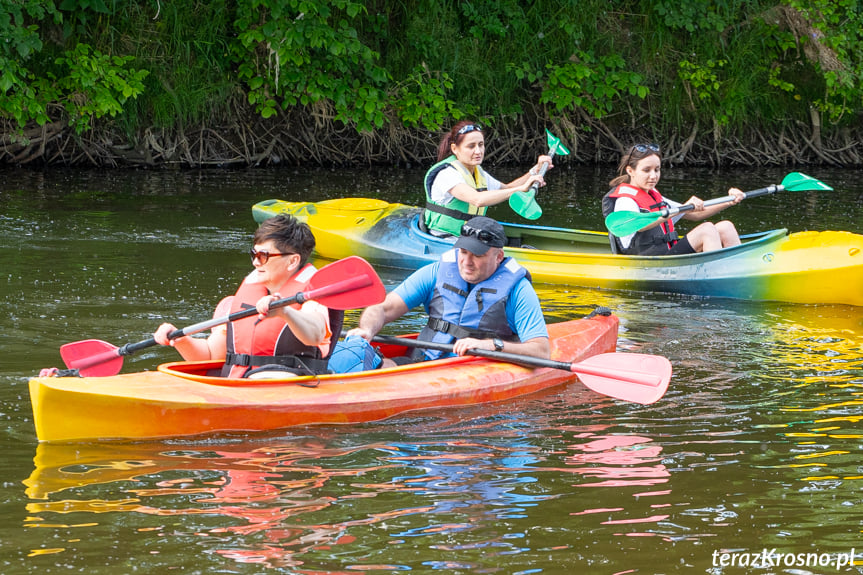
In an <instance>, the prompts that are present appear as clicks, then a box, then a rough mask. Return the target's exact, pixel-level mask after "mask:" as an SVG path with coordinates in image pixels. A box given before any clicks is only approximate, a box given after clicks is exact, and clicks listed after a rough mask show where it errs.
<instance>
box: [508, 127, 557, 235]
mask: <svg viewBox="0 0 863 575" xmlns="http://www.w3.org/2000/svg"><path fill="white" fill-rule="evenodd" d="M545 133H546V139H547V140H548V155H549V156H550V157H552V158H553V157H554V155H555V154H558V155H561V156H568V155H569V150H567V149H566V148H565V147H564V146H563V144H561V143H560V140H559V139H558V138H555V137H554V135H552V133H551V132H549V131H548V130H546V131H545ZM546 170H548V162H543V163H542V166H540V168H539V175H540V176H544V175H545V172H546ZM538 188H539V185H538V184H537V183H536V182H534V184H533V185H532V186H531V187H530V189H529V190H528V191H526V192H515V193H514V194H512V195H511V196H510V197H509V207H510V208H512V210H513V211H514V212H515V213H517V214H518V215H520V216H521V217H523V218H527V219H528V220H536V219H539V217H540V216H541V215H542V208H541V207H539V204H538V203H536V190H537V189H538Z"/></svg>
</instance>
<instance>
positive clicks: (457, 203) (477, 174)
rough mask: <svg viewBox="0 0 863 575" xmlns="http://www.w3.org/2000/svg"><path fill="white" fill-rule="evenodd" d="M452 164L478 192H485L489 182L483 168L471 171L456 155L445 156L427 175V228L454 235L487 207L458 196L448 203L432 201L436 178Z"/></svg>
mask: <svg viewBox="0 0 863 575" xmlns="http://www.w3.org/2000/svg"><path fill="white" fill-rule="evenodd" d="M450 166H452V167H453V168H455V169H456V171H458V173H459V174H461V177H462V179H463V180H464V183H466V184H467V185H469V186H470V187H472V188H473V189H475V190H476V191H478V192H484V191H486V190H487V189H488V184H487V183H486V181H485V175H484V174H483V172H482V170H480V169H479V167H477V168H476V169H475V170H474V174H473V175H471V173H470V172H468V171H467V169H466V168H465V167H464V166H463V165H462V164H461V162H459V161H457V160H456V158H455V156H450V157H448V158H445V159H443V160H441V161H440V162H438V163H437V164H435V165H434V166H432V167H431V168H430V169H429V171H428V172H426V176H425V180H424V183H425V191H426V206H425V210H423V222H424V223H425V226H426V229H427V230H436V231H439V232H445V233H448V234H451V235H453V236H457V235H459V234H460V233H461V226H462V224H463V223H465V222H466V221H467V220H469V219H471V218H472V217H474V216H483V215H485V212H486V207H485V206H483V207H477V206H472V205H471V204H469V203H467V202H463V201H462V200H459V199H458V198H456V197H452V198H451V199H450V201H448V202H447V203H446V204H438V203H437V202H433V201H432V196H431V193H432V192H431V189H432V184H433V183H434V180H435V178H436V177H437V175H438V174H439V173H440V171H441V170H445V169H446V168H448V167H450Z"/></svg>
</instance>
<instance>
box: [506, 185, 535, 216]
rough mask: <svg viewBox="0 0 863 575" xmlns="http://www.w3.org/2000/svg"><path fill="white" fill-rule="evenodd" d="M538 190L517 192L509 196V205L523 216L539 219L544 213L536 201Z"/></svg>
mask: <svg viewBox="0 0 863 575" xmlns="http://www.w3.org/2000/svg"><path fill="white" fill-rule="evenodd" d="M535 196H536V190H534V189H530V190H528V191H526V192H515V193H514V194H513V195H511V196H510V197H509V207H510V208H512V210H513V211H514V212H515V213H517V214H518V215H520V216H521V217H523V218H526V219H528V220H537V219H539V217H540V216H541V215H542V208H541V207H539V204H538V203H536V199H535Z"/></svg>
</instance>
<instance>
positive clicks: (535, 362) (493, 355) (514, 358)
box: [372, 335, 662, 386]
mask: <svg viewBox="0 0 863 575" xmlns="http://www.w3.org/2000/svg"><path fill="white" fill-rule="evenodd" d="M372 341H374V342H377V343H385V344H389V345H402V346H405V347H417V348H422V349H433V350H436V351H443V352H449V353H452V350H453V346H452V344H447V343H437V342H432V341H417V340H415V339H409V338H404V337H395V336H390V335H376V336H375V337H373V338H372ZM467 354H468V355H475V356H477V357H484V358H487V359H496V360H500V361H505V362H507V363H515V364H518V365H524V366H527V367H547V368H551V369H561V370H563V371H569V372H573V373H585V374H588V375H597V376H601V377H614V378H616V379H620V380H622V381H628V382H630V383H638V384H644V385H650V386H655V385H659V384H660V382H661V380H662V378H661V377H658V376H656V375H653V374H650V373H641V372H635V371H629V370H621V369H613V370H609V369H605V368H603V369H596V368H593V367H591V366H588V365H580V364H578V363H570V362H565V361H557V360H553V359H541V358H538V357H531V356H529V355H521V354H517V353H508V352H505V351H491V350H488V349H470V350H468V351H467Z"/></svg>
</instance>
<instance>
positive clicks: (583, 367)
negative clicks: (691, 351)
mask: <svg viewBox="0 0 863 575" xmlns="http://www.w3.org/2000/svg"><path fill="white" fill-rule="evenodd" d="M571 369H572V372H573V373H577V374H578V379H580V380H581V382H582V383H583V384H584V385H585V387H588V388H590V389H592V390H594V391H596V392H598V393H602V394H605V395H609V396H611V397H615V398H617V399H622V400H624V401H632V402H635V403H643V404H648V403H653V402H655V401H657V400H658V399H659V398H661V397H662V396H663V395H665V391H666V390H667V389H668V382H669V381H671V362H670V361H668V359H667V358H665V357H662V356H661V355H648V354H644V353H601V354H599V355H594V356H592V357H589V358H587V359H586V360H584V361H582V362H579V363H573V364H572V367H571Z"/></svg>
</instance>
